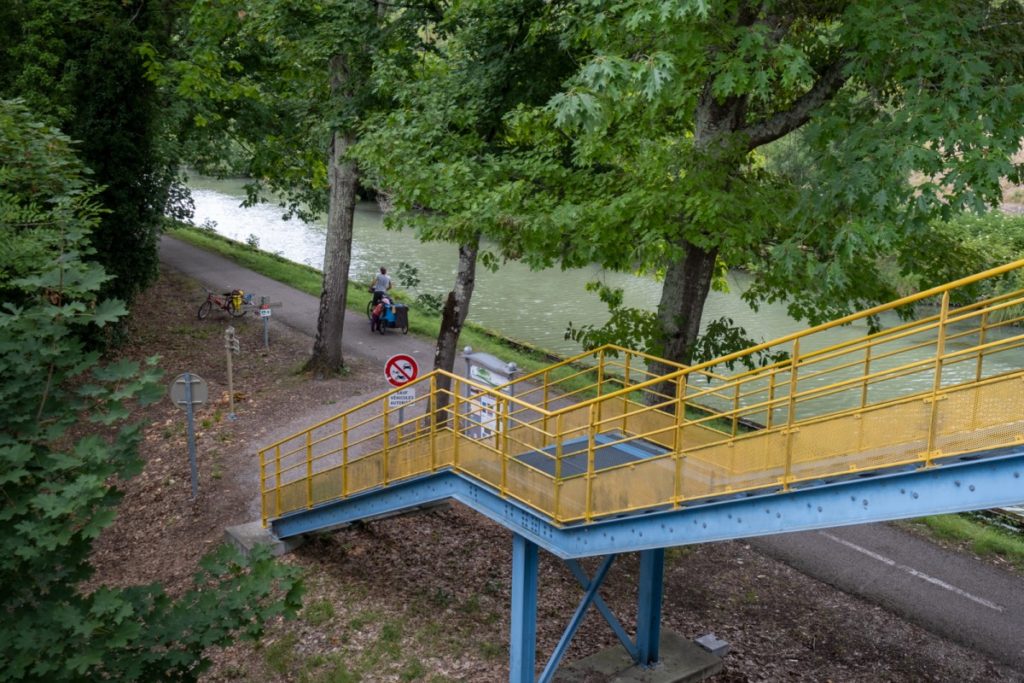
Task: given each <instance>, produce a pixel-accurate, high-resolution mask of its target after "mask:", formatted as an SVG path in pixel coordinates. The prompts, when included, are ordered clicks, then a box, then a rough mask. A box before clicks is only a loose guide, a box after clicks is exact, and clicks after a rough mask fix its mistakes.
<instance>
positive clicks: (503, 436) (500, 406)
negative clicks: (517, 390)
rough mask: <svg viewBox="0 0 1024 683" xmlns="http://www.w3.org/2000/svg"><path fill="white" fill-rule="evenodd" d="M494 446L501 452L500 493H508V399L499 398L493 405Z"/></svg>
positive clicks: (503, 494)
mask: <svg viewBox="0 0 1024 683" xmlns="http://www.w3.org/2000/svg"><path fill="white" fill-rule="evenodd" d="M494 410H495V412H496V413H497V414H496V415H495V416H494V437H495V441H496V443H495V446H498V449H497V450H498V453H500V454H501V495H502V497H504V496H507V495H508V399H506V398H499V399H498V401H497V405H496V406H494Z"/></svg>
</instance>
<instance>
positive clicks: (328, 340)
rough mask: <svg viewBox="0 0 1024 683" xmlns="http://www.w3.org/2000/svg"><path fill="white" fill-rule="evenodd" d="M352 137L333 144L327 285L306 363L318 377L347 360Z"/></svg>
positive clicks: (337, 137)
mask: <svg viewBox="0 0 1024 683" xmlns="http://www.w3.org/2000/svg"><path fill="white" fill-rule="evenodd" d="M353 142H354V139H353V138H352V137H351V136H348V135H344V134H342V133H340V132H338V131H335V132H334V135H333V137H332V140H331V154H330V161H329V166H328V177H329V181H330V207H329V209H328V211H327V242H326V245H325V247H324V284H323V291H322V292H321V293H320V314H319V316H318V317H317V321H316V341H315V342H314V343H313V356H312V357H311V358H310V359H309V362H308V363H306V369H307V370H312V371H313V372H314V373H315V374H316V375H317V376H318V377H322V376H327V375H331V374H334V373H336V372H338V371H339V370H341V368H342V367H343V366H344V364H345V359H344V357H343V356H342V351H341V339H342V332H343V330H344V328H345V304H346V300H347V299H348V268H349V264H350V263H351V262H352V224H353V220H354V217H355V210H356V184H357V181H358V180H359V169H358V168H357V167H356V165H355V163H354V162H352V161H347V160H345V159H344V155H345V151H346V150H347V149H348V148H349V147H350V146H351V145H352V144H353Z"/></svg>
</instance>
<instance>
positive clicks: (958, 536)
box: [913, 515, 1024, 569]
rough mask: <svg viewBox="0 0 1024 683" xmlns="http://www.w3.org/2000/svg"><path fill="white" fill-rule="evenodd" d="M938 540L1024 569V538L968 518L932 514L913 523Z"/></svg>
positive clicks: (964, 516) (965, 516)
mask: <svg viewBox="0 0 1024 683" xmlns="http://www.w3.org/2000/svg"><path fill="white" fill-rule="evenodd" d="M913 523H914V524H916V525H919V526H924V527H925V528H926V529H928V531H929V532H931V533H932V534H933V535H934V536H935V537H936V538H940V539H942V540H946V541H953V542H957V543H964V544H966V545H967V547H969V548H970V549H971V551H972V552H974V553H977V554H978V555H982V556H986V555H988V556H991V555H996V556H999V557H1001V558H1003V559H1005V560H1007V561H1009V562H1012V563H1013V564H1014V565H1015V566H1017V567H1018V568H1020V569H1024V538H1022V537H1021V536H1019V535H1017V534H1013V533H1011V532H1009V531H1004V530H1003V529H1000V528H998V527H995V526H993V525H991V524H989V523H986V522H984V521H982V520H980V519H976V518H972V517H969V516H967V515H932V516H930V517H921V518H920V519H916V520H914V521H913Z"/></svg>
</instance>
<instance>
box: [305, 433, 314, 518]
mask: <svg viewBox="0 0 1024 683" xmlns="http://www.w3.org/2000/svg"><path fill="white" fill-rule="evenodd" d="M311 507H313V433H312V432H310V431H306V508H307V509H308V508H311Z"/></svg>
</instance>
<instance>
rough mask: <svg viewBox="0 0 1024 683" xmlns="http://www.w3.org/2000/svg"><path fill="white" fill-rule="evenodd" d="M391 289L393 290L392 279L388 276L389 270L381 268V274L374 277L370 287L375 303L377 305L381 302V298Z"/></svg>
mask: <svg viewBox="0 0 1024 683" xmlns="http://www.w3.org/2000/svg"><path fill="white" fill-rule="evenodd" d="M389 289H391V277H390V276H389V275H388V269H387V268H385V267H384V266H381V267H380V272H379V273H377V275H376V276H374V278H373V283H372V284H371V285H370V291H371V292H373V302H374V303H377V302H378V301H380V299H381V297H383V296H384V293H385V292H386V291H388V290H389Z"/></svg>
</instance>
